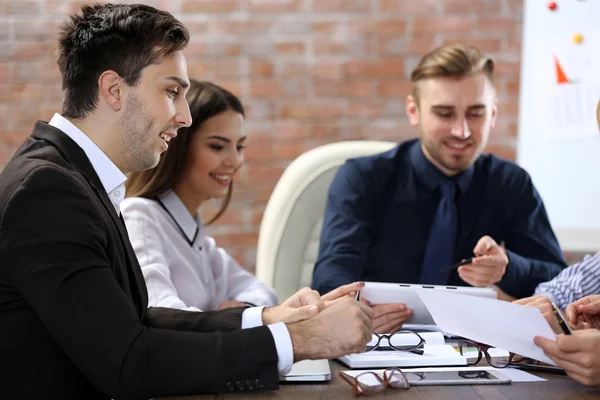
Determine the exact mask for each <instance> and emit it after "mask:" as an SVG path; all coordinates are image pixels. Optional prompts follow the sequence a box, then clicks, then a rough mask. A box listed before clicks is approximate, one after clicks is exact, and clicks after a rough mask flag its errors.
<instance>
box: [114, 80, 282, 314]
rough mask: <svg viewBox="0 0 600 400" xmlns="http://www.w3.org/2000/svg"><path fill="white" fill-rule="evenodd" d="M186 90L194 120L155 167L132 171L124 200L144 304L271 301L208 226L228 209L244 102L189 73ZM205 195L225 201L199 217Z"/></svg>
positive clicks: (269, 291) (213, 306)
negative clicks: (208, 215)
mask: <svg viewBox="0 0 600 400" xmlns="http://www.w3.org/2000/svg"><path fill="white" fill-rule="evenodd" d="M186 97H187V100H188V103H189V105H190V111H191V114H192V124H191V126H190V127H188V128H182V129H180V131H179V133H178V137H177V138H176V139H175V140H173V141H172V142H170V143H169V150H168V151H167V152H165V154H164V155H163V156H162V158H161V160H160V162H159V164H158V166H157V167H156V168H154V169H149V170H146V171H141V172H134V173H132V174H130V175H129V177H128V180H127V183H126V188H127V198H126V199H125V200H124V201H123V203H122V204H121V211H122V213H123V218H124V219H125V223H126V225H127V230H128V232H129V238H130V240H131V243H132V244H133V248H134V250H135V253H136V255H137V257H138V260H139V262H140V265H141V267H142V272H143V274H144V278H145V280H146V285H147V286H148V299H149V303H150V305H151V306H155V307H170V308H178V309H184V310H190V311H200V310H217V309H223V308H229V307H239V306H244V305H246V304H249V305H257V306H273V305H275V304H276V303H277V294H276V293H275V290H273V288H271V287H269V286H267V285H265V284H264V283H262V282H260V281H259V280H258V279H256V277H255V276H254V275H253V274H251V273H249V272H248V271H246V270H245V269H244V268H242V267H241V266H240V265H238V263H237V262H236V261H235V260H234V259H233V257H231V256H230V255H229V254H227V252H226V251H225V250H223V249H222V248H220V247H218V246H217V245H216V244H215V240H214V239H213V238H212V237H210V236H207V235H206V233H205V225H209V224H211V223H213V222H215V221H216V220H217V219H218V218H219V217H220V216H221V215H222V214H223V213H224V212H225V210H226V208H227V206H228V204H229V201H230V199H231V196H232V191H233V178H234V175H235V173H236V171H237V170H238V168H239V167H240V166H241V165H242V163H243V161H244V155H243V149H244V142H245V141H246V135H245V133H244V108H243V106H242V104H241V102H240V100H239V99H238V98H237V97H236V96H235V95H233V94H232V93H230V92H229V91H227V90H226V89H223V88H221V87H219V86H217V85H214V84H212V83H210V82H199V81H197V80H194V79H190V88H189V91H188V93H187V96H186ZM210 198H217V199H223V200H222V207H221V209H220V210H219V212H218V213H217V214H216V215H215V216H214V217H213V218H212V219H210V221H208V223H207V224H204V223H203V221H202V219H201V218H200V215H199V213H198V208H199V207H200V206H201V205H202V204H203V203H204V202H205V201H206V200H207V199H210Z"/></svg>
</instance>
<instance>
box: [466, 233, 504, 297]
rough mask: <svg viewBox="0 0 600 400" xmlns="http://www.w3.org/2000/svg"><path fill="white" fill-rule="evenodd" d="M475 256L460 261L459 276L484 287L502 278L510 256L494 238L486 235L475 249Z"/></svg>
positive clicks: (472, 283) (474, 284)
mask: <svg viewBox="0 0 600 400" xmlns="http://www.w3.org/2000/svg"><path fill="white" fill-rule="evenodd" d="M473 253H474V254H475V257H472V258H470V259H468V260H465V261H470V262H469V263H465V264H463V263H462V262H461V263H458V265H456V264H455V265H456V266H457V267H458V276H459V277H460V278H461V279H462V280H463V281H465V282H466V283H468V284H469V285H471V286H476V287H482V286H490V285H493V284H496V283H498V282H500V281H501V280H502V278H503V277H504V273H505V272H506V267H507V266H508V256H507V255H506V251H505V250H504V249H503V248H502V247H501V246H500V245H499V244H498V243H496V241H495V240H494V239H492V238H491V237H489V236H484V237H482V238H481V239H479V241H478V242H477V245H476V246H475V249H473Z"/></svg>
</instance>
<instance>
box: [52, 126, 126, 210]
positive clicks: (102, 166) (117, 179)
mask: <svg viewBox="0 0 600 400" xmlns="http://www.w3.org/2000/svg"><path fill="white" fill-rule="evenodd" d="M49 124H50V125H52V126H53V127H55V128H58V129H60V130H61V131H63V132H64V133H65V134H66V135H67V136H68V137H70V138H71V139H72V140H73V141H74V142H75V143H77V145H78V146H79V147H81V149H82V150H83V152H84V153H85V155H86V156H87V158H88V159H89V160H90V163H91V164H92V167H94V171H96V174H98V178H100V182H102V186H104V190H106V193H108V194H110V193H111V192H113V191H114V190H115V189H117V188H120V187H122V186H123V184H124V183H125V181H126V180H127V177H126V176H125V174H123V172H121V170H120V169H119V168H118V167H117V166H116V165H115V164H114V163H113V162H112V161H111V160H110V158H108V156H107V155H106V154H104V152H103V151H102V150H100V148H99V147H98V146H96V144H95V143H94V142H93V141H92V139H90V138H89V137H88V136H87V135H86V134H85V133H83V132H82V131H81V130H80V129H79V128H77V127H76V126H75V125H73V123H71V121H69V120H67V119H66V118H65V117H63V116H62V115H60V114H54V116H53V117H52V119H51V120H50V122H49ZM117 192H119V195H118V196H117V195H116V196H111V201H113V203H114V200H115V199H118V198H120V199H121V201H122V200H123V198H124V197H125V190H120V191H117ZM120 192H122V193H120ZM115 193H116V192H115ZM119 203H120V201H119Z"/></svg>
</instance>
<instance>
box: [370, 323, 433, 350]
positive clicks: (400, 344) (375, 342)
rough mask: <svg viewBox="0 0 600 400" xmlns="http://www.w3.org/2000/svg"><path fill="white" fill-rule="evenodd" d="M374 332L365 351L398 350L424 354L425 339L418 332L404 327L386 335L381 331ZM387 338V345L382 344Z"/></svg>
mask: <svg viewBox="0 0 600 400" xmlns="http://www.w3.org/2000/svg"><path fill="white" fill-rule="evenodd" d="M372 333H373V337H372V339H371V341H370V342H369V343H367V348H366V350H365V351H372V350H390V349H391V350H396V351H409V352H411V353H415V354H423V348H424V346H425V339H423V338H422V337H421V335H419V334H418V333H417V332H414V331H411V330H407V329H403V330H399V331H397V332H394V333H392V334H391V335H384V334H379V333H375V332H372ZM383 339H385V340H387V345H385V344H382V340H383Z"/></svg>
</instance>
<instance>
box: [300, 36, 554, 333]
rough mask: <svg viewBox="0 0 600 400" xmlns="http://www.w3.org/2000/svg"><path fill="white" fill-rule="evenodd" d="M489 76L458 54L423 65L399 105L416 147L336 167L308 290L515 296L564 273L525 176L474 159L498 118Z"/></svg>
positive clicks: (430, 57)
mask: <svg viewBox="0 0 600 400" xmlns="http://www.w3.org/2000/svg"><path fill="white" fill-rule="evenodd" d="M493 68H494V64H493V61H492V60H491V59H490V58H488V57H486V56H484V55H482V54H481V53H480V52H479V51H478V50H477V49H475V48H472V47H469V46H464V45H450V46H445V47H441V48H439V49H436V50H434V51H433V52H431V53H429V54H427V55H425V56H424V57H423V58H422V59H421V61H420V63H419V65H417V67H416V68H415V70H414V71H413V72H412V75H411V80H412V81H413V83H414V90H413V92H412V94H411V95H409V96H408V97H407V100H406V112H407V115H408V118H409V120H410V122H411V124H412V125H413V126H415V127H419V129H420V131H421V139H420V140H410V141H407V142H404V143H401V144H400V145H399V146H397V147H395V148H394V149H392V150H390V151H388V152H385V153H382V154H377V155H374V156H370V157H362V158H357V159H353V160H348V161H347V162H346V163H345V164H344V165H343V166H342V167H341V168H340V169H339V171H338V173H337V174H336V176H335V178H334V180H333V182H332V184H331V187H330V189H329V195H328V200H327V207H326V210H325V217H324V221H323V230H322V233H321V243H320V248H319V256H318V258H317V262H316V265H315V271H314V275H313V281H312V287H313V288H315V289H316V290H318V291H319V292H321V293H326V292H328V291H330V290H332V289H334V288H336V287H338V286H340V285H343V284H346V283H349V282H353V281H357V280H365V281H380V282H405V283H425V284H450V285H465V284H468V285H472V286H490V285H497V287H498V288H499V289H500V293H502V294H503V295H504V294H506V295H508V296H507V297H509V298H511V297H512V298H520V297H524V296H530V295H531V294H533V292H534V290H535V288H536V286H537V285H538V284H539V283H541V282H545V281H548V280H550V279H552V278H553V277H554V276H556V275H557V274H558V273H559V272H560V271H561V270H562V269H563V268H564V267H565V266H566V262H565V260H564V258H563V255H562V252H561V250H560V248H559V245H558V242H557V240H556V237H555V235H554V233H553V231H552V228H551V226H550V222H549V221H548V216H547V214H546V210H545V208H544V205H543V202H542V199H541V198H540V196H539V194H538V193H537V191H536V189H535V188H534V186H533V183H532V181H531V178H530V177H529V175H528V174H527V173H526V172H525V171H524V170H523V169H521V168H520V167H519V166H517V165H516V164H514V163H512V162H508V161H504V160H502V159H499V158H497V157H495V156H493V155H482V154H481V153H482V151H483V149H484V148H485V146H486V144H487V141H488V137H489V134H490V131H491V129H492V128H493V127H494V125H495V121H496V115H497V106H496V91H495V88H494V85H493V82H492V73H493ZM502 244H503V245H502ZM471 257H474V258H473V260H472V261H471V262H470V263H468V264H466V265H464V266H461V267H459V268H454V269H452V268H448V267H449V266H450V265H452V264H454V263H456V262H459V261H461V260H463V259H468V258H471ZM374 309H375V321H374V326H375V330H376V331H379V332H384V331H393V330H395V329H397V328H399V327H400V326H401V325H402V323H403V322H404V321H405V320H406V319H408V318H409V317H410V310H408V309H406V308H405V307H404V306H403V305H378V306H374Z"/></svg>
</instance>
